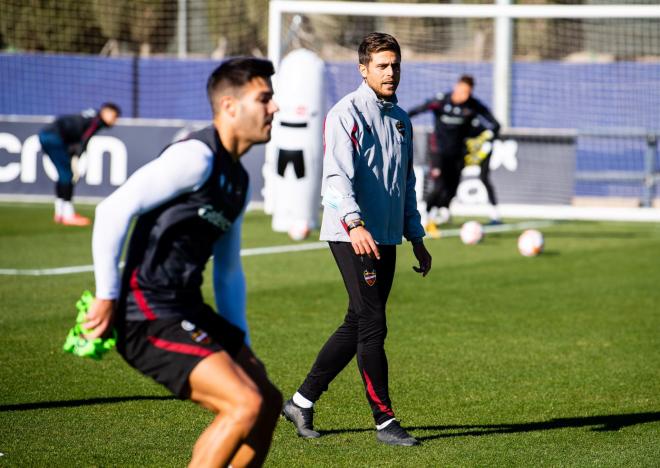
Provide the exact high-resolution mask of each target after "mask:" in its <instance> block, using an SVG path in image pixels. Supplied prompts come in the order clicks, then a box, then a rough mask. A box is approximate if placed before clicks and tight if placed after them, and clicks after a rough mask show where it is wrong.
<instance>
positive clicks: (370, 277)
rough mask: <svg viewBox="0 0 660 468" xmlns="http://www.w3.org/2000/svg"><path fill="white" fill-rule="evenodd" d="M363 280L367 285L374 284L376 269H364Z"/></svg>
mask: <svg viewBox="0 0 660 468" xmlns="http://www.w3.org/2000/svg"><path fill="white" fill-rule="evenodd" d="M363 274H364V281H366V283H367V286H373V285H374V284H376V270H372V271H369V270H364V273H363Z"/></svg>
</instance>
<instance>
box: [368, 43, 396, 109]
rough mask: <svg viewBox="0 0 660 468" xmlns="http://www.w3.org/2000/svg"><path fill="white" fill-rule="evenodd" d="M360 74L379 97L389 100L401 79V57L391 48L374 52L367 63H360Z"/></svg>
mask: <svg viewBox="0 0 660 468" xmlns="http://www.w3.org/2000/svg"><path fill="white" fill-rule="evenodd" d="M360 74H361V75H362V78H364V79H365V80H366V81H367V84H368V85H369V87H370V88H371V89H373V90H374V92H375V93H376V95H377V96H378V97H379V98H381V99H385V100H386V101H389V100H390V99H392V97H393V96H394V93H396V88H397V87H398V86H399V80H400V79H401V57H399V56H398V55H397V54H396V53H395V52H392V51H390V50H383V51H381V52H376V53H373V54H371V61H370V62H369V63H368V64H367V65H362V64H360Z"/></svg>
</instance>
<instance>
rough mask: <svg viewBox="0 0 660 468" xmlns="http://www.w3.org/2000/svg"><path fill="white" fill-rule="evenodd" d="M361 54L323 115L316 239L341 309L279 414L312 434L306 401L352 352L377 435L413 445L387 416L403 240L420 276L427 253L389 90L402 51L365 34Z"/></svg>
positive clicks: (409, 155)
mask: <svg viewBox="0 0 660 468" xmlns="http://www.w3.org/2000/svg"><path fill="white" fill-rule="evenodd" d="M358 52H359V71H360V74H361V75H362V78H363V80H364V81H363V83H362V84H361V85H360V87H359V88H358V89H357V90H356V91H354V92H352V93H350V94H348V95H347V96H345V97H344V98H343V99H341V100H340V101H339V102H338V103H337V104H336V105H335V106H334V107H333V108H332V109H331V110H330V112H329V113H328V115H327V118H326V123H325V156H324V160H323V205H324V210H323V220H322V223H321V240H325V241H328V243H329V245H330V251H331V252H332V254H333V256H334V258H335V261H336V263H337V266H338V267H339V271H340V273H341V276H342V278H343V280H344V285H345V287H346V291H347V292H348V297H349V304H348V312H347V313H346V316H345V318H344V322H343V323H342V324H341V325H340V326H339V328H338V329H337V330H336V331H335V333H334V334H333V335H332V336H331V337H330V338H329V339H328V340H327V342H326V343H325V345H324V346H323V348H322V349H321V351H320V352H319V354H318V356H317V358H316V362H314V365H313V366H312V369H311V370H310V371H309V373H308V374H307V377H306V378H305V380H304V381H303V383H302V385H301V386H300V387H299V388H298V391H297V392H296V393H295V394H294V395H293V397H292V399H291V400H289V401H287V402H286V404H285V405H284V410H283V414H284V416H285V417H286V418H287V419H288V420H290V421H292V422H293V423H294V425H295V426H296V430H297V432H298V435H300V436H301V437H305V438H316V437H319V435H320V434H319V433H318V432H316V431H315V430H314V427H313V411H314V409H313V405H314V403H315V402H316V401H317V400H318V399H319V398H320V397H321V395H322V393H323V392H325V391H326V390H327V389H328V385H329V384H330V383H331V382H332V381H333V380H334V378H335V377H336V376H337V375H338V374H339V372H341V371H342V369H344V367H346V365H347V364H348V363H349V362H350V361H351V360H352V359H353V357H356V356H357V364H358V368H359V371H360V376H361V378H362V381H363V383H364V388H365V390H366V397H367V401H368V403H369V405H370V406H371V411H372V414H373V417H374V421H375V423H376V438H377V440H378V441H380V442H382V443H385V444H389V445H404V446H410V445H416V444H417V443H418V442H417V440H416V439H415V438H414V437H412V436H411V435H410V434H408V433H407V432H406V431H405V430H404V429H403V428H402V427H401V426H400V424H399V422H398V421H397V420H396V419H395V418H394V411H393V410H392V402H391V401H390V395H389V386H388V366H387V357H386V355H385V337H386V335H387V324H386V316H385V311H386V305H387V298H388V296H389V293H390V289H391V287H392V282H393V280H394V270H395V266H396V246H397V244H400V243H401V240H402V237H403V236H405V237H406V238H407V239H408V240H409V241H410V242H411V244H412V249H413V253H414V255H415V257H416V258H417V260H418V262H419V267H413V268H414V269H415V271H417V272H419V273H421V274H422V275H423V276H426V274H427V273H428V272H429V270H430V269H431V256H430V255H429V253H428V251H427V250H426V247H425V246H424V242H423V240H422V238H423V237H424V229H423V227H422V224H421V220H420V215H419V212H418V211H417V199H416V196H415V173H414V170H413V146H412V125H411V123H410V119H409V118H408V116H407V115H406V113H405V111H404V110H403V109H401V108H400V107H399V106H398V105H397V98H396V94H395V92H396V89H397V86H398V85H399V79H400V77H401V49H400V48H399V44H398V42H397V41H396V39H395V38H394V37H392V36H390V35H389V34H383V33H371V34H369V35H367V36H366V37H365V38H364V39H363V41H362V43H361V44H360V46H359V50H358ZM339 410H341V409H340V408H339Z"/></svg>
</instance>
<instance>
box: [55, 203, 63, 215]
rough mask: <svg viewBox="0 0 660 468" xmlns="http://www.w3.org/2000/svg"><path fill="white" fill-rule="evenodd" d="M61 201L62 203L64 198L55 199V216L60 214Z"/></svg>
mask: <svg viewBox="0 0 660 468" xmlns="http://www.w3.org/2000/svg"><path fill="white" fill-rule="evenodd" d="M62 203H64V200H62V199H61V198H56V199H55V216H56V217H57V218H59V217H61V216H62Z"/></svg>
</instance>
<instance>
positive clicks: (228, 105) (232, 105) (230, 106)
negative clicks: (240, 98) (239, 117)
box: [218, 95, 236, 117]
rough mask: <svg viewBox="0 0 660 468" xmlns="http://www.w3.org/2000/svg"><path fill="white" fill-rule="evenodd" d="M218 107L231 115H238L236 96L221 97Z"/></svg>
mask: <svg viewBox="0 0 660 468" xmlns="http://www.w3.org/2000/svg"><path fill="white" fill-rule="evenodd" d="M218 107H219V109H220V111H221V112H224V113H226V114H228V115H230V116H231V117H234V116H236V98H234V96H228V95H225V96H222V97H221V98H220V99H219V102H218Z"/></svg>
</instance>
